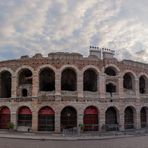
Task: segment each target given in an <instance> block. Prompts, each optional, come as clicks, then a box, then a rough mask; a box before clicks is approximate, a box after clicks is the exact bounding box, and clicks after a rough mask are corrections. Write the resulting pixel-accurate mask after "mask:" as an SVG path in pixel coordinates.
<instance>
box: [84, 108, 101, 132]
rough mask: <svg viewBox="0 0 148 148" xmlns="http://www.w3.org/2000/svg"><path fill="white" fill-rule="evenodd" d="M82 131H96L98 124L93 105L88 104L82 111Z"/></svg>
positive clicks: (96, 113) (96, 111) (96, 112)
mask: <svg viewBox="0 0 148 148" xmlns="http://www.w3.org/2000/svg"><path fill="white" fill-rule="evenodd" d="M83 123H84V131H97V130H98V129H99V128H98V127H99V125H98V110H97V108H96V107H94V106H89V107H87V108H86V109H85V111H84V117H83Z"/></svg>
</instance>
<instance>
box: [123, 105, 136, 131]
mask: <svg viewBox="0 0 148 148" xmlns="http://www.w3.org/2000/svg"><path fill="white" fill-rule="evenodd" d="M124 128H125V129H133V128H134V111H133V108H132V107H127V108H126V109H125V111H124Z"/></svg>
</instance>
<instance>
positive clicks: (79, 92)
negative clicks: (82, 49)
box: [0, 47, 148, 133]
mask: <svg viewBox="0 0 148 148" xmlns="http://www.w3.org/2000/svg"><path fill="white" fill-rule="evenodd" d="M147 108H148V64H144V63H139V62H135V61H131V60H123V61H118V60H117V59H116V58H114V51H112V50H110V49H100V48H98V47H90V55H89V56H88V57H83V56H82V55H81V54H79V53H63V52H57V53H49V54H48V57H43V56H42V55H41V54H36V55H34V56H33V57H28V56H22V57H21V58H20V59H16V60H8V61H1V62H0V129H5V128H7V125H8V123H9V122H12V123H14V125H15V129H17V130H28V128H30V129H32V131H53V132H57V133H59V132H61V130H62V129H69V128H75V127H79V126H83V129H84V131H102V130H104V129H105V130H107V131H110V130H115V129H118V130H121V131H124V130H126V129H140V128H145V127H147V125H148V110H147Z"/></svg>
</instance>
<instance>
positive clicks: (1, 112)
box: [0, 107, 10, 129]
mask: <svg viewBox="0 0 148 148" xmlns="http://www.w3.org/2000/svg"><path fill="white" fill-rule="evenodd" d="M9 122H10V110H9V108H8V107H2V108H1V109H0V129H7V128H8V127H7V124H8V123H9Z"/></svg>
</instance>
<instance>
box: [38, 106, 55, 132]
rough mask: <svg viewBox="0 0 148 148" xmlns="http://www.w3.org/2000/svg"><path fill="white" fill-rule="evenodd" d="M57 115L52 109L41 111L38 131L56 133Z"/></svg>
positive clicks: (42, 109) (46, 108) (47, 108)
mask: <svg viewBox="0 0 148 148" xmlns="http://www.w3.org/2000/svg"><path fill="white" fill-rule="evenodd" d="M54 124H55V113H54V111H53V109H52V108H50V107H48V106H46V107H43V108H41V109H40V110H39V113H38V130H39V131H54Z"/></svg>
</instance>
